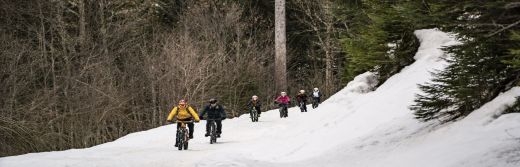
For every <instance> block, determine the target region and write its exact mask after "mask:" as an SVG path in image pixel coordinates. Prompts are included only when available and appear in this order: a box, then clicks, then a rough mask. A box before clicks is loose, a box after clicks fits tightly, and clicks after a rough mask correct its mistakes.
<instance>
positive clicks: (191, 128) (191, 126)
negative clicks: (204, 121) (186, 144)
mask: <svg viewBox="0 0 520 167" xmlns="http://www.w3.org/2000/svg"><path fill="white" fill-rule="evenodd" d="M190 120H191V119H188V120H181V121H190ZM186 125H188V129H189V134H190V137H193V131H195V125H194V124H193V122H191V123H187V124H186ZM180 127H181V123H180V122H179V123H177V130H179V128H180Z"/></svg>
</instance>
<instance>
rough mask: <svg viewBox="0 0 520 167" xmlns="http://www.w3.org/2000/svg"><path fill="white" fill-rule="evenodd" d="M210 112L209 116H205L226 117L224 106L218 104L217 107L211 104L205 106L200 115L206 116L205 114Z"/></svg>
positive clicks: (209, 117) (211, 117) (212, 117)
mask: <svg viewBox="0 0 520 167" xmlns="http://www.w3.org/2000/svg"><path fill="white" fill-rule="evenodd" d="M206 113H207V114H208V117H205V118H206V119H225V118H226V112H225V111H224V108H223V107H222V106H221V105H220V104H217V105H216V106H215V107H213V106H211V105H207V106H206V107H204V110H203V111H202V113H200V115H199V116H201V117H204V114H206Z"/></svg>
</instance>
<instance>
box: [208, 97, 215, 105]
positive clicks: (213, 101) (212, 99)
mask: <svg viewBox="0 0 520 167" xmlns="http://www.w3.org/2000/svg"><path fill="white" fill-rule="evenodd" d="M209 103H210V104H215V103H217V99H215V98H211V99H209Z"/></svg>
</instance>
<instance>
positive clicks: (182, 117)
mask: <svg viewBox="0 0 520 167" xmlns="http://www.w3.org/2000/svg"><path fill="white" fill-rule="evenodd" d="M309 96H310V97H311V98H312V100H313V103H312V107H313V108H316V107H318V104H319V103H320V102H321V96H322V93H321V92H320V91H319V89H318V88H314V89H313V91H312V93H311V94H310V95H307V94H305V90H300V91H299V92H298V94H297V95H296V101H297V102H298V105H299V107H300V110H301V112H307V104H308V98H309ZM274 103H275V104H278V107H279V108H280V117H281V118H285V117H288V114H287V108H288V107H289V105H290V104H291V98H290V97H289V96H288V95H287V93H286V92H281V93H280V95H279V96H278V97H276V98H275V99H274ZM247 107H248V110H249V112H252V111H253V110H255V111H257V114H258V117H260V115H261V113H262V112H261V107H262V103H261V102H260V100H259V99H258V96H256V95H253V96H252V97H251V99H250V100H249V101H248V103H247ZM282 111H285V112H282ZM205 115H207V117H206V116H205ZM174 118H175V119H174ZM204 118H206V119H207V120H214V121H215V123H216V125H217V128H216V133H217V137H220V135H221V134H222V120H224V119H226V118H227V115H226V112H225V111H224V107H222V105H220V104H218V101H217V100H216V99H210V100H209V104H208V105H206V106H205V107H204V109H203V110H202V112H201V113H200V114H198V113H197V112H196V111H195V109H194V108H193V107H191V106H190V105H188V103H187V101H186V100H184V99H182V100H180V101H179V103H178V105H177V106H175V107H173V109H172V110H171V111H170V113H169V114H168V118H167V121H168V122H170V123H171V122H174V120H177V121H179V122H178V123H177V130H179V128H180V127H181V123H180V121H183V122H188V123H186V124H187V126H188V129H189V138H190V139H193V132H194V130H195V129H194V124H193V122H199V121H200V120H201V119H204ZM209 134H210V121H207V122H206V134H205V135H204V136H205V137H208V136H209ZM177 144H178V143H177V142H176V143H175V146H176V147H177Z"/></svg>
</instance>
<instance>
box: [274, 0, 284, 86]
mask: <svg viewBox="0 0 520 167" xmlns="http://www.w3.org/2000/svg"><path fill="white" fill-rule="evenodd" d="M285 44H286V38H285V0H276V1H275V49H276V50H275V62H274V68H275V80H276V81H275V82H276V90H277V91H287V58H286V47H285Z"/></svg>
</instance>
